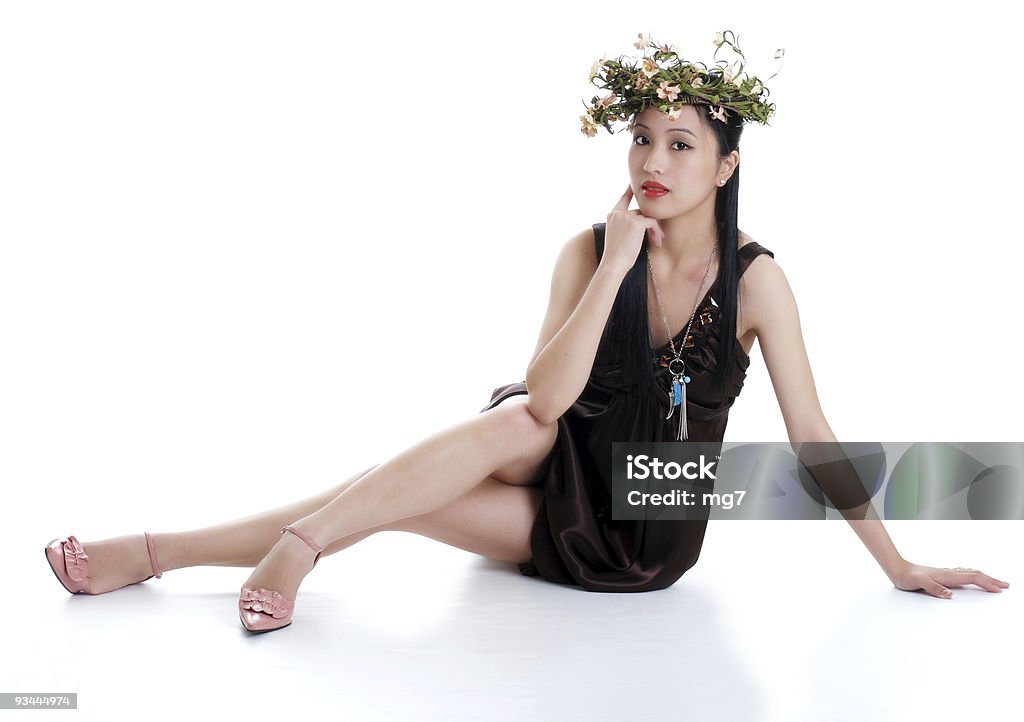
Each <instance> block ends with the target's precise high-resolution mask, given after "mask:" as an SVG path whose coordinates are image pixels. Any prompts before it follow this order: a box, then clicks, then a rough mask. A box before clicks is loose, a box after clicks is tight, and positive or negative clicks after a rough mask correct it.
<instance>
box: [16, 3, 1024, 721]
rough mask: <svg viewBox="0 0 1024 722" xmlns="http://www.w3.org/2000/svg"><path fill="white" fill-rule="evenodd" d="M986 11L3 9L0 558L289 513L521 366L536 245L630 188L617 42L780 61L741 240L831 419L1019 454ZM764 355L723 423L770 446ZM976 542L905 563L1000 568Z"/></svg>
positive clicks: (430, 6) (1015, 161) (908, 6)
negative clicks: (591, 105)
mask: <svg viewBox="0 0 1024 722" xmlns="http://www.w3.org/2000/svg"><path fill="white" fill-rule="evenodd" d="M1007 7H1008V6H1007V5H1006V4H1005V3H997V2H975V3H971V4H970V5H967V6H965V5H962V4H948V6H947V4H944V3H934V2H932V3H910V2H874V1H872V2H861V3H857V4H856V5H850V6H845V7H842V6H839V7H829V8H825V7H824V6H822V5H820V4H817V5H812V4H810V3H808V4H806V5H805V4H800V3H782V2H775V3H763V2H759V3H753V2H749V3H747V2H731V3H728V4H727V5H726V4H711V3H680V2H656V1H653V0H652V1H650V2H645V3H642V4H629V3H621V2H597V1H593V2H588V3H585V4H565V5H562V4H555V3H551V2H540V3H538V2H518V3H516V4H514V5H513V4H506V5H493V4H492V5H488V4H483V5H481V4H470V3H451V2H440V3H439V2H434V3H368V4H363V5H359V6H353V5H343V4H341V3H323V2H321V3H266V2H245V3H241V2H239V3H228V2H209V1H206V2H201V3H200V2H177V3H173V4H170V3H168V4H155V3H137V2H133V3H129V2H122V3H113V2H104V3H58V2H51V3H6V4H4V5H3V6H2V9H0V104H2V110H0V344H2V346H0V476H2V488H3V489H4V492H3V493H4V499H5V503H4V504H3V510H2V512H0V521H2V522H3V525H2V526H3V528H4V530H5V532H4V534H5V537H6V538H8V540H9V541H7V542H5V544H4V548H3V549H2V551H0V554H3V555H4V557H3V558H4V565H5V567H6V566H8V565H10V566H11V567H12V568H16V567H17V566H18V565H19V564H21V563H22V562H23V561H24V560H26V559H28V557H29V556H31V555H35V557H38V556H39V554H38V549H37V547H41V546H42V545H43V544H45V542H46V541H47V540H49V539H50V538H52V537H54V536H58V535H60V536H66V535H67V534H69V533H74V534H77V535H78V536H79V537H80V538H83V539H96V538H103V537H106V536H114V535H117V534H126V533H135V532H141V531H142V530H143V529H150V530H175V529H184V528H192V527H196V526H201V525H205V524H211V523H216V522H219V521H223V520H225V519H228V518H236V517H239V516H243V515H245V514H249V513H252V512H255V511H259V510H261V509H263V508H267V507H270V506H275V505H278V504H283V503H286V502H289V501H292V500H294V499H297V498H300V497H303V496H308V495H310V494H312V493H315V492H316V491H319V490H321V489H323V488H326V487H328V486H331V485H333V484H336V483H338V482H339V481H341V480H343V479H345V478H348V477H349V476H351V475H352V474H354V473H356V472H357V471H359V470H360V469H363V468H365V467H367V466H369V465H370V464H372V463H377V462H380V461H382V460H384V459H386V458H389V457H390V456H392V455H394V454H395V453H398V452H399V451H401V450H402V449H404V448H406V447H408V446H409V445H410V444H412V443H414V442H416V441H418V440H419V439H421V438H423V437H424V436H426V435H427V434H429V433H432V432H434V431H436V430H438V429H440V428H443V427H444V426H447V425H449V424H452V423H455V422H457V421H460V420H462V419H464V418H466V417H467V416H468V415H471V414H475V413H477V412H479V410H480V409H481V408H482V407H483V406H484V405H485V404H486V403H487V401H488V400H489V398H490V394H491V391H492V390H493V389H494V388H495V387H497V386H499V385H502V384H505V383H510V382H513V381H519V380H522V379H523V378H524V375H525V367H526V363H527V361H528V359H529V358H530V355H531V354H532V352H533V350H534V345H535V343H536V340H537V334H538V331H539V327H540V322H541V320H542V318H543V313H544V309H545V307H546V303H547V294H548V289H549V285H550V280H551V269H552V266H553V263H554V260H555V258H556V256H557V253H558V250H559V249H560V247H561V245H562V244H563V243H564V241H565V240H566V239H567V238H569V237H570V236H571V235H573V234H575V233H577V232H578V231H580V230H582V229H584V228H587V227H588V226H589V225H590V224H592V223H595V222H598V221H602V220H604V218H605V216H606V214H607V212H608V210H609V209H610V208H611V206H612V205H613V204H614V202H615V201H616V199H617V198H618V197H619V196H620V194H621V193H622V191H623V189H624V188H625V184H626V183H627V182H628V173H627V168H626V151H627V147H628V136H627V134H626V133H620V134H616V135H613V136H609V135H608V134H607V133H605V132H604V131H603V130H601V131H600V133H599V135H598V136H597V137H596V138H587V137H586V136H584V135H583V134H582V133H580V132H579V118H578V116H579V115H580V113H582V112H583V101H584V100H589V98H590V97H591V96H592V95H593V94H595V93H597V92H598V91H597V89H596V88H594V87H593V86H591V85H589V84H588V83H587V75H588V72H589V69H590V66H591V63H592V62H593V61H594V60H595V59H597V58H599V57H602V56H606V55H620V54H626V55H636V54H637V53H638V51H636V50H635V49H634V48H633V47H632V44H631V43H632V41H633V40H634V39H635V38H636V34H637V33H638V32H645V33H653V35H654V38H655V39H656V40H658V41H659V42H672V43H676V44H678V45H679V46H680V49H681V51H680V52H681V53H682V54H683V55H684V57H690V58H693V59H702V60H705V62H710V58H711V53H712V52H713V46H712V44H711V40H712V38H713V35H714V33H715V31H719V30H723V29H726V28H730V29H733V30H735V31H736V32H738V33H739V34H740V40H741V47H742V48H743V49H744V51H745V53H746V57H747V63H748V66H747V70H748V71H749V72H751V73H752V74H755V75H758V76H759V77H761V78H767V76H769V75H771V73H773V72H774V71H775V69H776V68H777V67H778V65H777V61H775V60H774V59H773V57H772V56H773V54H774V52H775V50H776V49H777V48H780V47H781V48H785V50H786V58H785V65H784V67H783V69H782V71H781V72H780V73H779V75H778V76H776V77H775V78H774V79H773V80H771V81H770V82H767V85H768V87H769V89H770V90H771V100H772V101H774V102H775V103H776V104H777V113H776V115H775V116H774V117H773V118H772V121H771V126H769V127H763V126H758V125H754V126H751V127H749V128H748V129H747V130H746V132H745V134H744V137H743V140H742V142H741V146H740V152H741V159H742V160H741V162H742V181H741V189H740V227H741V229H743V230H744V231H745V232H747V233H748V234H749V235H751V236H752V237H753V238H754V239H755V240H757V241H758V242H760V243H761V244H762V245H764V246H766V247H767V248H769V249H771V250H772V251H773V252H774V253H775V259H776V261H777V262H778V263H779V265H780V266H781V267H782V268H783V270H784V271H785V273H786V276H787V278H788V279H789V282H790V284H791V286H792V287H793V290H794V292H795V294H796V298H797V302H798V304H799V308H800V316H801V322H802V328H803V332H804V338H805V342H806V346H807V350H808V354H809V357H810V360H811V365H812V368H813V371H814V378H815V382H816V385H817V390H818V394H819V397H820V400H821V403H822V407H823V410H824V412H825V415H826V417H827V418H828V421H829V423H830V425H831V427H832V429H833V431H834V432H835V434H836V435H837V437H838V438H839V439H840V440H841V441H843V440H851V441H854V440H857V441H868V440H901V441H1021V440H1022V433H1021V422H1020V420H1019V419H1020V416H1019V410H1020V408H1021V405H1022V403H1024V389H1022V384H1021V381H1020V377H1019V375H1018V372H1017V363H1016V362H1017V359H1018V358H1019V352H1020V348H1021V342H1020V339H1019V337H1018V323H1017V321H1018V317H1019V308H1020V299H1021V293H1020V281H1019V274H1020V268H1021V261H1022V251H1021V245H1020V241H1021V233H1020V230H1019V224H1018V221H1017V216H1018V207H1019V201H1018V198H1017V195H1018V190H1019V179H1018V168H1019V165H1020V161H1021V157H1020V156H1021V151H1020V146H1019V143H1018V139H1017V135H1018V132H1017V131H1018V128H1017V119H1018V118H1019V117H1020V112H1021V110H1022V107H1021V106H1022V102H1021V100H1020V97H1021V93H1020V88H1019V81H1018V79H1017V76H1018V73H1017V68H1018V66H1019V56H1018V55H1017V54H1016V53H1015V52H1014V48H1015V47H1016V45H1017V43H1016V39H1015V38H1013V37H1007V36H1006V35H1005V34H1003V33H1004V31H1006V30H1007V29H1008V28H1009V21H1010V18H1009V17H1008V16H1007V15H1006V14H1005V13H1007V12H1009V11H1008V10H1005V9H1004V8H1007ZM724 56H725V57H726V58H728V59H731V58H732V56H731V55H730V54H728V53H725V54H724ZM720 57H722V56H721V55H720ZM751 356H752V363H751V367H750V370H749V372H748V378H747V381H746V385H745V387H744V390H743V393H742V395H741V397H740V398H739V399H738V400H737V403H736V405H735V407H734V408H733V411H732V414H731V418H730V425H729V429H728V432H727V436H726V439H727V440H729V441H778V440H785V438H786V436H785V427H784V425H783V423H782V417H781V414H780V412H779V409H778V405H777V402H776V400H775V396H774V392H773V390H772V386H771V381H770V379H769V377H768V374H767V372H766V370H765V368H764V365H763V362H762V360H761V356H760V353H759V351H758V349H757V347H756V346H755V348H754V351H753V352H752V354H751ZM914 526H915V525H905V526H904V527H903V528H902V529H901V534H904V535H905V536H902V537H900V536H897V535H896V534H894V538H895V540H896V542H897V545H898V546H901V544H900V540H901V538H902V539H907V540H910V539H913V538H914V536H913V535H914V534H915V533H917V532H915V529H914ZM956 528H957V529H961V530H962V533H963V534H964V535H966V536H970V535H971V534H972V529H973V528H974V527H973V526H971V525H964V526H958V527H956ZM922 529H923V527H922ZM15 532H17V533H18V534H20V535H21V536H17V537H15V536H14V534H15ZM831 532H832V534H833V535H835V536H837V537H838V538H840V539H842V541H841V542H839V543H841V544H849V543H850V542H851V541H852V542H853V543H854V544H857V541H856V539H855V538H854V537H853V535H852V534H850V533H849V532H848V531H846V530H838V531H837V530H836V529H833V530H831ZM840 532H842V533H840ZM713 534H714V530H713V529H712V530H709V543H711V538H712V537H713ZM843 534H845V536H844V535H843ZM377 541H378V539H377V538H375V539H373V540H370V542H377ZM368 543H369V542H368ZM393 543H394V544H402V543H406V541H405V540H404V539H403V541H402V542H397V541H395V542H393ZM378 548H379V549H380V551H381V553H382V554H383V553H387V550H388V549H390V548H391V547H389V546H388V545H382V546H378ZM410 548H411V547H410ZM416 548H417V549H418V548H419V547H416ZM901 550H902V551H903V552H904V555H905V556H907V557H908V558H909V557H910V556H911V554H910V553H909V552H908V551H907V550H906V549H905V548H904V547H902V546H901ZM451 551H452V553H455V554H458V553H459V552H456V551H454V550H451ZM925 551H927V550H925ZM859 554H860V558H861V560H862V561H863V562H865V563H867V564H868V565H871V564H873V562H872V561H871V560H870V558H869V557H867V555H866V554H865V553H864V552H863V550H860V551H859ZM8 555H10V556H8ZM460 558H461V557H460ZM467 558H468V555H467ZM987 559H988V557H986V556H985V555H984V554H981V558H979V557H978V555H977V553H975V556H972V557H971V558H965V557H961V556H959V555H955V556H953V557H949V558H947V557H942V558H928V559H921V560H920V561H922V563H932V564H936V565H944V566H945V565H948V566H954V565H965V566H975V567H979V568H982V569H985V570H986V571H990V572H991V573H993V574H995V575H997V576H1001V578H1004V579H1007V580H1008V581H1011V582H1012V581H1014V577H1013V576H1012V575H1011V573H1010V572H1011V570H1008V569H1006V567H1005V566H1004V567H1002V568H999V569H994V568H993V569H989V568H987V567H986V564H987V561H986V560H987ZM704 561H705V560H704V559H702V562H704ZM41 562H42V559H40V558H32V559H31V561H30V562H25V564H26V566H25V569H26V570H28V569H31V571H32V574H37V573H38V574H39V576H38V580H39V584H40V585H41V586H40V592H39V594H40V596H41V597H46V598H51V597H55V596H56V595H57V591H56V590H55V589H54V588H53V587H55V586H56V583H55V581H54V580H53V579H52V576H51V575H50V573H49V570H48V569H45V568H44V569H43V570H42V572H39V567H40V566H41ZM734 563H737V564H742V560H741V559H740V558H739V555H737V559H736V561H735V562H734ZM789 563H792V564H796V565H800V564H801V560H800V559H799V558H796V559H791V560H789ZM1017 568H1018V569H1019V566H1018V567H1017ZM218 572H219V573H222V574H224V573H227V574H231V575H233V576H229V577H223V578H224V579H227V580H229V583H227V584H226V585H225V588H227V589H228V590H229V591H230V589H231V583H233V581H234V580H235V577H237V581H239V582H240V581H242V580H243V579H244V577H245V572H243V571H242V570H234V571H229V572H224V571H223V570H218ZM189 573H192V570H190V571H188V572H183V575H185V574H189ZM735 573H736V574H740V573H742V569H741V568H740V569H736V570H735ZM825 573H827V574H830V575H835V576H837V577H841V576H843V572H842V571H841V570H836V569H828V570H827V571H826V572H825ZM43 575H45V576H46V579H43ZM868 578H869V579H871V580H872V581H874V582H875V583H877V582H879V581H881V582H882V584H881V591H882V592H885V587H886V584H887V581H886V580H885V579H884V578H883V577H881V576H879V575H878V570H877V569H873V570H872V571H871V572H870V576H869V577H868ZM164 581H166V580H164ZM434 581H436V580H434ZM787 583H788V584H789V585H788V586H787V587H785V588H784V589H779V590H773V593H774V594H783V595H797V594H799V592H800V586H801V584H802V583H803V580H801V579H799V578H797V579H792V578H790V579H787ZM169 588H173V587H169ZM889 591H892V590H891V587H890V588H889ZM978 596H980V597H984V601H985V602H988V603H990V604H993V605H994V606H998V605H1000V604H1004V603H1006V602H1008V601H1009V600H1008V598H1007V595H1003V596H1002V598H997V597H995V596H994V595H981V594H980V593H979V595H978ZM228 597H230V595H228V596H227V597H225V598H224V600H222V601H223V605H222V606H223V607H224V619H225V621H226V622H227V623H235V624H237V622H234V619H235V617H234V616H233V609H232V602H231V600H230V599H229V598H228ZM75 601H78V600H75ZM976 611H980V610H976ZM137 632H138V630H137V629H136V630H135V633H137ZM495 653H496V654H500V652H495ZM2 686H3V685H0V687H2ZM41 686H43V687H45V686H47V685H45V684H42V685H41ZM0 691H3V690H0ZM82 719H84V717H83V718H82Z"/></svg>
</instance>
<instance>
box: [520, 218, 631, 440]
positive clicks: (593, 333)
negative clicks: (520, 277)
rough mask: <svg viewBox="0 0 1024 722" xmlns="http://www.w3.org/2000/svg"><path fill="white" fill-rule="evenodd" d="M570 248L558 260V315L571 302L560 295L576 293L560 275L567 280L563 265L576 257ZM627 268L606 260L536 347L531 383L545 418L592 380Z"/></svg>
mask: <svg viewBox="0 0 1024 722" xmlns="http://www.w3.org/2000/svg"><path fill="white" fill-rule="evenodd" d="M591 238H593V236H591ZM567 253H568V254H570V255H571V244H568V245H567V246H566V248H565V249H563V252H562V256H563V257H560V259H559V263H558V264H557V265H556V268H555V278H554V279H553V280H552V309H551V311H553V312H554V313H553V315H554V316H555V317H556V318H564V316H561V315H560V314H559V312H558V309H562V310H563V312H564V309H565V308H567V307H568V306H569V303H559V301H558V299H557V296H559V295H565V296H572V295H575V294H574V293H572V291H571V290H567V289H570V288H571V287H572V285H573V284H571V283H562V284H561V285H564V286H565V287H566V288H565V289H560V288H559V286H560V281H562V282H564V277H561V278H560V274H559V267H561V266H568V265H571V263H572V261H571V260H570V258H567V257H566V256H567ZM625 273H626V271H625V270H622V269H616V268H614V267H611V266H607V265H605V264H604V263H602V264H601V265H600V266H599V267H598V268H597V269H596V270H595V271H594V272H593V274H592V275H591V276H590V280H589V282H588V283H587V285H586V289H585V291H584V292H583V295H582V297H580V298H579V302H578V303H577V304H575V307H574V308H573V310H572V311H571V313H570V314H569V317H568V319H566V320H565V322H564V324H562V325H561V327H560V328H559V329H558V330H557V332H555V334H554V336H553V337H551V339H550V341H548V342H547V343H546V344H544V346H543V348H540V349H539V350H538V351H537V352H535V353H534V358H533V360H532V361H531V362H530V365H529V368H528V369H527V371H526V387H527V390H528V392H529V404H530V411H531V412H533V415H534V416H536V417H537V419H538V420H539V421H541V422H542V423H546V424H549V423H552V422H553V421H555V420H556V419H557V418H558V417H559V416H561V415H562V414H564V413H565V412H566V410H567V409H568V408H569V407H570V406H572V404H573V402H575V401H576V399H577V398H579V395H580V394H581V393H582V392H583V389H584V387H585V386H586V385H587V379H588V378H590V372H591V370H592V369H593V367H594V359H595V358H596V356H597V348H598V346H599V344H600V342H601V335H602V333H603V332H604V326H605V323H606V322H607V320H608V315H609V314H610V313H611V309H612V305H613V304H614V302H615V296H616V295H617V294H618V291H619V286H620V285H621V284H622V279H623V278H624V277H625ZM566 275H568V276H572V275H573V274H572V273H567V274H566ZM545 325H547V324H545ZM542 341H543V339H542Z"/></svg>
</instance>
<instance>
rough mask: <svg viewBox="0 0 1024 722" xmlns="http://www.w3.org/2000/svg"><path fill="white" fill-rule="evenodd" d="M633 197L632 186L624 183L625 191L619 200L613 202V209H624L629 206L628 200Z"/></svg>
mask: <svg viewBox="0 0 1024 722" xmlns="http://www.w3.org/2000/svg"><path fill="white" fill-rule="evenodd" d="M632 198H633V186H631V185H629V184H626V192H625V193H623V194H622V197H621V198H619V202H618V203H616V204H615V208H614V209H613V210H616V211H624V210H626V209H627V208H629V201H630V200H632Z"/></svg>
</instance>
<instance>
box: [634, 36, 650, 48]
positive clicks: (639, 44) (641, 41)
mask: <svg viewBox="0 0 1024 722" xmlns="http://www.w3.org/2000/svg"><path fill="white" fill-rule="evenodd" d="M636 37H637V41H636V42H635V43H633V47H634V48H636V49H637V50H643V49H644V48H646V47H647V46H649V45H653V44H654V41H653V40H651V39H650V38H649V37H647V36H646V35H644V34H643V33H637V34H636Z"/></svg>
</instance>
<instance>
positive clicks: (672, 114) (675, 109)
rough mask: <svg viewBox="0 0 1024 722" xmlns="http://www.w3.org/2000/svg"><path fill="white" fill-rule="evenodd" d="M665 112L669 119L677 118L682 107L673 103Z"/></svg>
mask: <svg viewBox="0 0 1024 722" xmlns="http://www.w3.org/2000/svg"><path fill="white" fill-rule="evenodd" d="M667 112H668V119H669V120H678V119H679V114H680V113H682V112H683V108H682V106H679V105H673V106H672V107H671V108H669V109H668V111H667Z"/></svg>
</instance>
